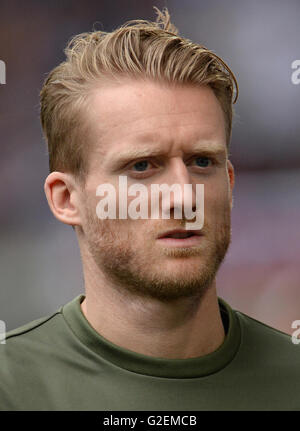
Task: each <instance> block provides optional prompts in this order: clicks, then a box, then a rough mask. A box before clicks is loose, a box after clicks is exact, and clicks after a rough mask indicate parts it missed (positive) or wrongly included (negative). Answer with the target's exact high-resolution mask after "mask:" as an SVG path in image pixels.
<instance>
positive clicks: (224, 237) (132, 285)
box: [85, 208, 231, 302]
mask: <svg viewBox="0 0 300 431" xmlns="http://www.w3.org/2000/svg"><path fill="white" fill-rule="evenodd" d="M87 217H88V220H87V224H86V226H88V230H87V231H86V232H85V234H86V241H87V245H88V249H89V251H90V254H91V256H92V258H93V260H94V262H95V264H96V265H97V267H98V268H99V270H100V271H101V272H102V273H103V274H104V276H105V278H106V279H107V280H108V281H110V282H112V283H111V284H112V285H113V286H114V287H115V288H116V289H117V290H119V291H120V292H121V293H123V294H124V292H126V291H127V292H130V293H131V294H133V295H135V296H140V297H150V298H153V299H157V300H159V301H163V302H170V301H174V300H177V299H180V298H188V297H190V298H195V299H196V298H197V300H201V299H202V298H203V296H204V295H205V294H206V292H207V291H208V289H209V288H210V287H211V286H212V284H213V281H214V279H215V276H216V273H217V271H218V269H219V267H220V265H221V263H222V262H223V260H224V257H225V255H226V253H227V250H228V247H229V245H230V242H231V211H230V209H229V208H227V209H226V210H224V214H223V217H222V218H221V220H222V222H223V223H222V225H220V226H217V227H215V235H214V238H210V241H209V245H208V249H207V254H205V255H203V250H202V255H203V257H201V260H202V261H204V260H205V262H204V264H202V265H201V264H200V265H199V267H200V268H199V271H198V272H195V271H193V272H192V274H187V273H185V274H184V276H183V277H182V278H179V277H178V276H177V277H173V278H172V276H169V277H163V276H161V275H160V274H159V273H158V272H157V273H152V274H148V273H147V271H146V269H147V261H145V259H144V260H143V259H142V258H141V259H139V258H138V257H137V254H136V253H135V250H134V248H133V247H132V246H131V244H134V238H133V237H130V233H129V232H128V230H125V229H124V230H123V231H120V229H119V228H120V226H121V223H122V222H123V221H121V220H105V221H102V220H99V219H98V218H97V217H96V216H94V215H93V213H91V212H89V213H88V214H87ZM120 232H121V233H122V235H120ZM125 232H126V234H127V235H126V234H125ZM206 240H208V238H206ZM163 252H164V255H165V256H168V257H172V258H174V259H176V258H177V257H186V258H188V256H197V255H199V254H200V252H199V250H197V247H193V248H180V249H179V248H178V249H173V248H164V249H163ZM157 265H158V266H159V262H158V263H157ZM201 266H202V268H201ZM149 272H150V271H149Z"/></svg>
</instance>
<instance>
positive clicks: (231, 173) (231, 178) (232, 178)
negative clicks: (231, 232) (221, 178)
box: [227, 160, 235, 209]
mask: <svg viewBox="0 0 300 431" xmlns="http://www.w3.org/2000/svg"><path fill="white" fill-rule="evenodd" d="M227 173H228V177H229V185H230V205H231V209H232V207H233V194H232V192H233V188H234V183H235V175H234V168H233V165H232V163H231V161H230V160H227Z"/></svg>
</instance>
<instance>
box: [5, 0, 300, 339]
mask: <svg viewBox="0 0 300 431" xmlns="http://www.w3.org/2000/svg"><path fill="white" fill-rule="evenodd" d="M153 6H157V7H158V8H159V9H160V10H162V8H163V7H165V6H166V7H167V8H168V10H169V12H170V15H171V19H172V22H174V24H175V25H176V27H177V28H178V29H179V32H180V34H181V35H183V36H185V37H187V38H189V39H191V40H193V41H195V42H198V43H202V44H204V45H206V46H207V47H209V48H210V49H212V50H214V51H215V52H216V53H217V54H218V55H220V56H221V57H222V58H224V60H225V61H226V62H227V63H228V64H229V66H230V67H231V68H232V70H233V72H234V73H235V75H236V77H237V80H238V83H239V87H240V97H239V100H238V102H237V104H236V105H235V110H236V118H235V121H234V128H233V139H232V146H231V160H232V162H233V164H234V166H235V169H236V187H235V192H234V208H233V214H232V244H231V247H230V250H229V252H228V255H227V257H226V260H225V262H224V264H223V265H222V268H221V270H220V272H219V275H218V278H217V286H218V294H219V296H221V297H223V298H224V299H225V300H226V301H228V302H229V303H230V304H231V306H232V307H233V308H236V309H238V310H240V311H242V312H244V313H246V314H248V315H250V316H251V317H254V318H255V319H258V320H260V321H262V322H265V323H266V324H268V325H270V326H273V327H275V328H278V329H280V330H282V331H284V332H286V333H289V334H291V333H292V332H293V331H294V330H293V329H291V323H292V321H294V320H297V319H300V229H299V215H300V198H299V195H300V194H299V188H300V121H299V113H300V85H293V84H292V82H291V74H292V69H291V63H292V62H293V61H294V60H296V59H300V43H299V42H300V31H299V18H300V2H299V1H298V0H288V1H285V2H282V1H280V0H262V1H258V0H251V1H248V0H244V1H240V0H226V1H224V0H210V1H209V2H208V1H206V0H187V1H184V2H183V1H180V0H169V1H161V0H155V1H154V0H151V1H150V0H126V1H116V0H110V1H108V0H102V1H94V0H86V1H85V2H77V1H75V0H74V1H70V0H59V1H57V0H52V1H50V0H44V1H38V0H28V1H26V2H23V1H20V0H19V1H16V0H10V1H7V0H2V1H1V15H0V59H1V60H3V61H5V63H6V67H7V76H6V85H0V112H1V115H0V142H1V155H0V255H1V259H0V274H1V291H0V319H1V320H4V321H5V322H6V327H7V329H8V330H10V329H13V328H15V327H17V326H20V325H22V324H24V323H27V322H29V321H30V320H33V319H36V318H39V317H41V316H44V315H46V314H50V313H52V312H53V311H54V310H56V309H57V308H58V307H59V306H60V305H63V304H64V303H66V302H68V301H69V300H71V299H72V298H73V297H74V296H76V295H78V294H79V293H82V292H83V291H84V288H83V278H82V272H81V264H80V255H79V249H78V246H77V241H76V237H75V235H74V232H73V230H72V229H71V228H70V227H68V226H65V225H62V224H60V223H59V222H58V221H56V219H54V217H53V216H52V214H51V212H50V210H49V208H48V205H47V202H46V198H45V196H44V191H43V183H44V179H45V177H46V176H47V174H48V159H47V153H46V146H45V142H44V140H43V138H42V133H41V128H40V123H39V91H40V89H41V86H42V82H43V80H44V78H45V76H46V74H47V73H48V72H49V71H50V70H51V69H52V68H53V67H55V66H56V65H57V64H58V63H59V62H61V61H63V60H64V54H63V49H64V47H65V45H66V43H67V41H68V40H69V38H70V37H71V36H73V35H75V34H78V33H81V32H85V31H92V30H93V29H97V30H104V31H111V30H113V29H114V28H116V27H118V26H119V25H120V24H122V23H124V22H125V21H128V20H131V19H149V20H155V18H156V13H155V11H154V9H153Z"/></svg>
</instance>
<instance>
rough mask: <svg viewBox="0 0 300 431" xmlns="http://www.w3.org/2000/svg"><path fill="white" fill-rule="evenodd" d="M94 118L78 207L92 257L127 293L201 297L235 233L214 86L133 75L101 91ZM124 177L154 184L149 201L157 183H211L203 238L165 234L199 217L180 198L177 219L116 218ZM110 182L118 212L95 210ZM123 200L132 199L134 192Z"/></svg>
mask: <svg viewBox="0 0 300 431" xmlns="http://www.w3.org/2000/svg"><path fill="white" fill-rule="evenodd" d="M88 121H89V124H90V127H91V135H92V143H91V147H92V150H91V152H90V154H89V155H88V159H89V173H88V175H87V178H86V183H85V186H84V190H83V193H82V201H81V207H80V209H81V214H82V231H83V242H84V244H81V245H82V246H83V247H85V250H87V251H88V256H89V257H88V258H89V259H93V261H94V263H95V264H96V265H97V268H98V269H99V270H100V271H101V272H102V273H103V274H104V276H105V277H106V279H107V280H110V281H111V282H113V284H114V285H115V286H118V287H120V288H121V289H123V290H124V289H126V290H127V291H131V292H134V293H136V294H140V295H146V296H150V297H152V298H157V299H159V300H172V299H178V298H180V297H188V296H199V297H200V296H202V295H203V294H204V293H205V291H206V290H207V289H208V288H209V286H210V285H211V283H212V282H213V280H214V278H215V275H216V272H217V270H218V268H219V265H220V263H221V262H222V260H223V258H224V256H225V254H226V251H227V248H228V246H229V243H230V236H231V235H230V233H231V227H230V213H231V196H232V194H231V193H232V187H233V168H232V166H231V164H230V162H229V161H228V159H227V149H226V136H225V124H224V115H223V112H222V109H221V106H220V104H219V102H218V100H217V98H216V97H215V95H214V93H213V91H212V90H211V89H210V88H209V87H201V88H199V87H198V88H197V87H192V86H176V87H173V88H168V87H166V86H162V85H161V84H157V83H152V82H150V81H148V82H146V83H145V82H141V81H131V80H128V81H124V84H122V85H118V86H106V87H104V88H101V89H96V90H94V91H93V94H92V96H91V99H90V104H89V112H88ZM130 153H131V155H130ZM120 175H122V176H127V184H128V188H129V187H130V185H132V184H143V185H145V186H146V188H147V189H148V191H149V193H148V195H149V208H150V207H151V204H150V199H151V193H150V187H151V184H163V183H165V184H168V185H170V186H171V185H172V184H179V185H180V186H181V187H182V190H183V185H184V184H192V188H193V193H195V187H196V185H197V184H204V225H203V228H202V230H201V234H202V235H201V236H199V237H198V238H197V239H196V240H195V241H194V243H193V245H188V244H187V242H184V240H182V241H181V245H180V244H178V243H176V244H175V243H174V242H171V241H169V242H168V241H166V240H159V239H158V236H160V235H161V234H162V233H163V232H166V231H170V230H174V229H184V227H185V222H186V221H187V222H188V223H190V222H192V220H187V219H185V218H184V212H183V213H182V214H183V218H182V219H175V217H174V204H175V203H174V201H173V200H172V195H171V201H170V218H169V219H162V218H161V213H160V219H158V220H157V219H151V218H150V216H149V218H148V219H131V218H127V219H118V208H119V204H120V201H119V196H118V189H119V176H120ZM104 183H110V184H112V185H113V186H114V187H115V190H116V192H117V193H116V196H117V202H116V204H117V207H116V208H117V219H102V220H101V219H99V218H98V217H97V214H96V206H97V204H98V202H99V197H97V196H96V189H97V187H98V186H99V185H100V184H104ZM124 198H127V201H128V205H129V204H130V200H133V199H135V197H127V196H126V197H125V196H124ZM100 199H101V198H100ZM160 202H161V201H160ZM193 203H195V194H194V195H193ZM182 208H183V209H184V202H183V201H182ZM194 209H195V208H194ZM179 241H180V240H179ZM184 244H186V245H184ZM85 255H86V254H85Z"/></svg>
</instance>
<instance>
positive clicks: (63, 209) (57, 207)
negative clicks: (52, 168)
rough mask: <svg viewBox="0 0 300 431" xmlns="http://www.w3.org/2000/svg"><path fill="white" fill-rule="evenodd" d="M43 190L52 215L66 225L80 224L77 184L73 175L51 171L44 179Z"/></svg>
mask: <svg viewBox="0 0 300 431" xmlns="http://www.w3.org/2000/svg"><path fill="white" fill-rule="evenodd" d="M44 191H45V194H46V198H47V201H48V204H49V207H50V209H51V211H52V213H53V215H54V217H56V218H57V219H58V220H59V221H61V222H62V223H65V224H68V225H72V226H76V225H81V218H80V212H79V202H80V199H79V198H80V194H79V186H78V184H77V183H76V181H75V179H74V176H73V175H71V174H66V173H64V172H51V174H49V175H48V177H47V178H46V180H45V184H44Z"/></svg>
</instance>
